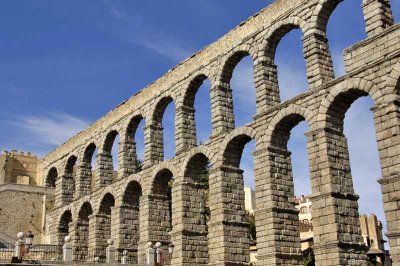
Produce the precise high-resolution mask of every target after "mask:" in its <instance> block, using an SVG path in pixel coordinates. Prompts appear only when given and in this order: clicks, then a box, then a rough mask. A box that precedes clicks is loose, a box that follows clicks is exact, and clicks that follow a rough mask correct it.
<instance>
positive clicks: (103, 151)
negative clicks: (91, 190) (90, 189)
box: [95, 127, 120, 188]
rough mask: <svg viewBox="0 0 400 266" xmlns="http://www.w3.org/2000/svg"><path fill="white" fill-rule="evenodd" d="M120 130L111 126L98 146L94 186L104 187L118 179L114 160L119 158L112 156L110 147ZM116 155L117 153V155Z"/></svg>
mask: <svg viewBox="0 0 400 266" xmlns="http://www.w3.org/2000/svg"><path fill="white" fill-rule="evenodd" d="M119 134H120V131H119V129H117V128H116V127H112V128H111V129H110V130H109V131H108V133H107V134H106V136H105V138H104V140H103V143H102V146H101V147H99V151H98V154H97V162H96V164H97V172H96V178H95V180H96V181H95V187H96V188H100V187H105V186H108V185H110V184H112V183H113V181H115V180H117V179H118V173H117V172H116V171H114V160H117V161H118V162H119V160H118V159H119V158H118V157H117V158H113V155H112V148H113V145H114V142H115V141H116V138H117V136H119ZM117 145H118V153H119V152H120V147H119V146H120V143H117ZM117 156H118V155H117Z"/></svg>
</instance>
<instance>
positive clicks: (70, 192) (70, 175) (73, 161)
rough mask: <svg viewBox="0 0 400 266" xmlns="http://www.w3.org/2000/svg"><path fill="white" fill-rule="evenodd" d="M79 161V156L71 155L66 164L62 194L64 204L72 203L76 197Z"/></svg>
mask: <svg viewBox="0 0 400 266" xmlns="http://www.w3.org/2000/svg"><path fill="white" fill-rule="evenodd" d="M77 161H78V158H77V156H75V155H70V156H69V157H68V159H67V161H66V163H65V168H64V175H63V177H62V180H61V182H62V184H61V194H62V201H63V203H64V204H69V203H71V202H72V200H73V199H74V196H75V185H76V184H75V177H76V168H77Z"/></svg>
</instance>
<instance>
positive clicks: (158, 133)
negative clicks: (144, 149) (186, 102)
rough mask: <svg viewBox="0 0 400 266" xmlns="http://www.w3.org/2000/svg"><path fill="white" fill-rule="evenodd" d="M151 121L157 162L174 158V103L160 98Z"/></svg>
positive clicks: (169, 99) (168, 97) (168, 99)
mask: <svg viewBox="0 0 400 266" xmlns="http://www.w3.org/2000/svg"><path fill="white" fill-rule="evenodd" d="M153 121H154V123H155V125H154V126H155V127H156V129H155V132H154V133H155V134H153V135H154V136H153V144H155V145H156V150H157V152H158V154H159V155H157V157H159V158H158V160H159V161H163V160H168V159H171V158H173V157H174V156H175V151H176V141H175V103H174V100H173V98H172V97H170V96H167V97H164V98H162V99H161V100H160V101H159V102H158V104H157V105H156V108H155V111H154V114H153ZM160 154H161V155H160Z"/></svg>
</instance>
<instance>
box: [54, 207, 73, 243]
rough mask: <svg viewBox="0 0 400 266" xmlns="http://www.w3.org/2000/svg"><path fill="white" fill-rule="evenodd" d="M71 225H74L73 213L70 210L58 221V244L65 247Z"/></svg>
mask: <svg viewBox="0 0 400 266" xmlns="http://www.w3.org/2000/svg"><path fill="white" fill-rule="evenodd" d="M70 223H72V213H71V211H70V210H66V211H65V212H64V213H63V214H62V215H61V217H60V220H59V221H58V234H57V235H58V244H59V245H63V244H64V243H65V237H66V236H68V235H69V234H70V233H71V232H70Z"/></svg>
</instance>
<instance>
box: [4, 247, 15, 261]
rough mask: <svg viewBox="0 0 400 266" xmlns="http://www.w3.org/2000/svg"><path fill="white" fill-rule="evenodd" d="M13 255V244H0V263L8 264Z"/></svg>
mask: <svg viewBox="0 0 400 266" xmlns="http://www.w3.org/2000/svg"><path fill="white" fill-rule="evenodd" d="M14 254H15V245H14V244H13V243H0V261H1V262H10V261H11V258H12V257H13V256H14Z"/></svg>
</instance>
